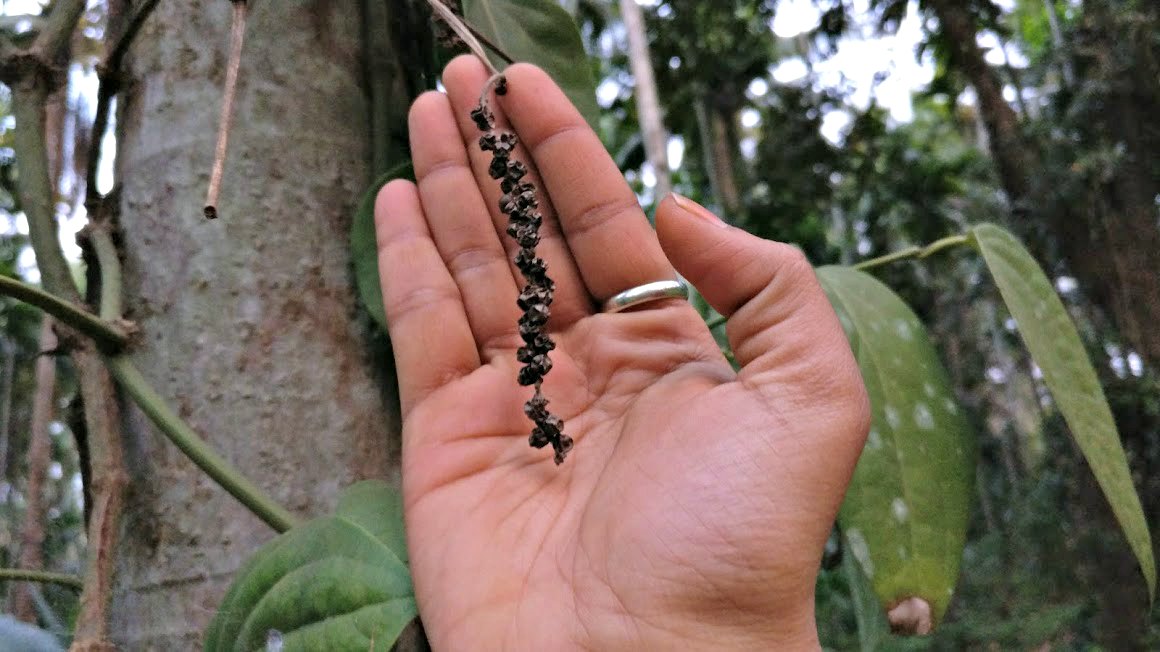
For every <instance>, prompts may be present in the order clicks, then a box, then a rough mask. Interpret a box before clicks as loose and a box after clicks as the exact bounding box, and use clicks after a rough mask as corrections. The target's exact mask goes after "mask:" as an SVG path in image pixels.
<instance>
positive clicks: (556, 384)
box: [376, 57, 869, 650]
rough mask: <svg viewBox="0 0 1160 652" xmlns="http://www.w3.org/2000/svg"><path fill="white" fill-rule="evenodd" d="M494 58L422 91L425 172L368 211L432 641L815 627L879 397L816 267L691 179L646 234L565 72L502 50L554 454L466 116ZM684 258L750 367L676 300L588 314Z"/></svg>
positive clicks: (689, 636) (497, 645)
mask: <svg viewBox="0 0 1160 652" xmlns="http://www.w3.org/2000/svg"><path fill="white" fill-rule="evenodd" d="M486 77H487V73H486V72H485V71H484V69H483V67H482V65H481V64H480V63H479V62H478V61H477V60H475V59H473V58H470V57H462V58H459V59H456V60H455V61H454V62H452V63H451V64H450V65H449V66H448V68H447V70H446V71H445V72H444V77H443V81H444V84H445V86H446V88H447V94H446V95H443V94H438V93H429V94H427V95H424V96H423V97H421V98H420V99H419V100H418V101H417V102H416V103H415V106H414V107H413V108H412V112H411V118H410V129H411V142H412V150H413V159H414V163H415V172H416V177H417V179H418V184H417V185H415V184H411V183H409V182H401V181H400V182H392V183H391V184H388V186H386V187H385V188H384V190H383V191H382V193H381V194H380V196H379V201H378V205H377V209H376V224H377V228H378V237H379V249H380V259H379V264H380V269H381V270H382V275H383V276H382V281H383V292H384V300H385V304H386V307H387V316H388V322H389V324H390V333H391V339H392V343H393V346H394V350H395V357H396V365H397V371H398V374H399V382H400V392H401V397H402V402H403V413H404V428H403V430H404V431H403V440H404V442H403V446H404V450H403V488H404V498H405V502H406V525H407V538H408V543H409V547H410V550H411V566H412V573H413V577H414V582H415V590H416V594H417V597H418V601H419V608H420V613H421V615H422V618H423V622H424V624H425V626H426V628H427V633H428V636H429V638H430V640H431V642H432V644H433V646H434V647H435V648H436V649H439V650H443V649H447V650H476V649H479V650H498V649H513V650H563V649H573V648H582V649H585V648H586V649H596V650H614V649H629V648H636V649H682V648H692V649H809V648H811V647H816V646H817V639H816V632H815V628H814V623H813V589H814V579H815V575H816V572H817V566H818V562H819V559H820V556H821V550H822V546H823V544H824V541H825V539H826V536H827V534H828V532H829V530H830V527H831V524H832V521H833V518H834V515H835V513H836V511H837V508H838V505H839V504H840V502H841V499H842V495H843V492H844V491H845V488H846V486H847V484H848V482H849V478H850V474H851V472H852V470H853V466H854V463H855V461H856V459H857V456H858V452H859V451H860V449H861V445H862V441H863V438H864V436H865V434H866V430H867V427H868V418H869V417H868V414H869V411H868V407H867V402H866V397H865V391H864V389H863V387H862V383H861V379H860V377H859V375H858V371H857V367H856V366H855V364H854V361H853V356H852V355H851V352H850V350H849V347H848V345H847V344H846V341H845V339H844V337H843V335H842V332H841V329H840V327H839V325H838V321H837V318H836V316H835V315H834V313H833V311H832V310H831V309H830V307H829V305H828V303H827V302H826V299H825V296H824V295H823V294H822V292H821V290H820V288H819V286H818V284H817V281H816V279H815V278H814V276H813V272H812V270H811V269H810V267H809V265H808V264H807V263H806V262H805V261H804V259H803V258H802V257H801V255H800V254H799V253H798V252H797V251H796V250H795V249H793V248H792V247H789V246H787V245H782V244H778V243H773V242H767V241H764V240H760V239H757V238H754V237H752V236H749V235H748V234H746V233H744V232H742V231H740V230H737V229H733V228H729V227H726V226H724V225H723V224H720V223H719V222H717V221H715V219H714V218H712V217H711V216H709V215H708V214H707V213H706V212H705V211H704V209H701V208H700V207H698V206H696V205H695V204H692V203H691V202H689V201H688V200H684V199H680V198H677V199H673V198H670V199H667V200H665V202H663V203H662V204H661V206H660V208H659V210H658V215H657V231H656V232H654V231H653V230H652V228H651V227H650V226H649V224H648V221H647V219H646V218H645V216H644V214H643V213H642V212H641V210H640V208H639V206H638V205H637V203H636V197H635V195H634V194H633V193H632V191H631V190H630V189H629V188H628V186H627V184H626V183H625V181H624V179H623V178H622V177H621V176H620V174H619V171H618V170H617V168H616V165H615V164H614V163H613V162H612V160H611V159H610V158H609V157H608V155H607V154H606V153H605V151H604V149H603V147H602V146H601V144H600V142H599V139H598V138H597V137H596V135H595V134H594V133H593V132H592V131H591V129H589V128H588V126H587V125H586V124H585V122H584V120H583V119H582V118H581V117H580V115H579V114H578V113H577V111H576V110H575V108H573V107H572V105H571V104H570V103H569V102H568V100H567V99H566V97H565V96H564V95H563V93H562V92H561V91H560V90H559V88H558V87H557V86H556V85H555V84H554V83H553V82H552V81H551V80H550V79H549V78H548V77H547V75H545V74H544V73H543V72H542V71H540V70H539V69H537V68H535V67H532V66H529V65H523V64H521V65H516V66H513V67H512V68H510V69H509V70H508V71H507V77H508V81H509V92H508V94H507V95H506V96H505V97H503V98H500V103H499V105H498V106H496V107H495V108H496V113H497V118H498V120H499V122H500V123H501V125H510V126H511V128H513V129H514V130H515V131H516V132H517V133H518V134H519V135H520V137H521V139H522V142H523V144H524V145H523V147H521V149H520V150H518V151H517V155H516V156H517V158H519V159H520V160H523V161H527V162H528V163H529V164H534V165H532V167H533V170H534V171H533V174H532V175H531V178H532V179H533V180H534V181H535V183H536V184H537V187H538V188H540V190H541V204H542V208H543V212H544V215H545V225H544V227H543V233H544V238H543V241H542V242H541V244H540V246H539V248H538V251H539V254H540V255H541V256H542V257H543V258H545V259H546V261H547V263H548V269H549V274H550V275H551V276H552V277H553V278H554V279H555V281H556V283H557V291H556V299H555V302H554V303H553V306H552V319H551V321H550V322H549V330H550V332H551V333H552V336H553V338H554V339H555V340H556V342H557V349H556V351H555V352H554V353H553V355H552V358H553V362H554V363H555V367H554V369H553V370H552V372H551V373H550V374H549V375H548V377H547V380H546V381H545V384H544V392H545V394H546V396H547V397H548V398H549V400H551V402H552V403H551V410H552V411H553V412H554V413H555V414H558V415H559V416H560V417H562V418H563V419H564V421H565V424H566V427H565V432H566V433H567V434H569V435H570V436H571V437H573V438H574V440H575V442H576V443H575V449H574V450H573V452H572V453H571V455H570V456H569V458H568V460H567V461H566V462H565V464H564V465H563V466H561V467H556V466H555V465H554V464H552V462H551V455H550V452H545V451H538V450H535V449H532V448H530V447H529V446H528V442H527V436H528V433H529V431H530V428H531V424H530V422H529V421H528V420H527V418H526V417H525V416H524V414H523V409H522V405H523V403H524V401H526V400H527V399H528V398H529V397H530V395H531V390H530V389H528V388H521V387H519V386H518V385H517V383H516V376H517V372H518V366H519V365H518V363H517V362H516V360H515V349H516V348H517V347H518V346H519V345H520V343H521V342H520V338H519V336H518V333H517V330H516V321H517V319H518V317H519V314H520V313H519V311H518V308H517V307H516V301H515V299H516V296H517V294H518V293H519V285H520V284H521V281H522V279H521V278H520V277H519V274H518V272H517V271H516V270H515V268H514V266H513V265H512V264H511V263H510V260H511V254H512V253H513V252H514V246H515V245H514V244H513V243H511V242H510V241H509V239H508V238H506V237H505V236H503V235H502V234H503V229H504V219H505V218H504V216H503V215H501V214H500V213H499V211H498V210H497V209H498V206H497V203H498V198H499V194H500V191H499V188H498V186H497V184H496V183H495V182H494V181H493V180H491V179H490V178H489V177H488V175H487V172H486V170H487V165H488V156H487V155H486V153H484V152H481V151H480V150H479V148H478V147H477V146H476V145H475V142H476V140H477V139H478V136H479V133H478V131H477V129H476V127H475V126H474V125H473V124H472V123H471V121H470V119H469V117H468V113H469V111H470V109H471V108H472V106H473V105H474V104H475V103H476V102H477V100H478V97H479V92H480V89H481V88H482V87H483V85H484V82H485V79H486ZM505 249H506V251H505ZM670 261H671V262H670ZM674 267H675V270H674ZM677 271H679V272H680V273H681V274H682V275H683V276H684V277H685V278H687V279H688V280H689V281H691V282H692V283H693V284H694V285H696V286H697V287H698V288H699V289H700V290H701V292H702V293H703V294H704V296H705V297H706V299H707V300H708V301H709V302H710V303H711V304H713V306H714V307H715V308H716V309H717V310H719V311H721V312H722V314H725V315H727V316H729V323H728V334H729V338H730V342H731V344H732V346H733V348H734V351H735V354H736V356H737V361H738V363H739V364H740V365H741V370H740V371H739V372H734V371H733V368H732V367H731V366H730V365H729V363H728V362H727V361H726V360H725V358H724V357H723V356H722V354H721V353H720V351H719V349H718V347H717V345H716V342H715V341H714V339H713V337H712V336H711V335H710V333H709V331H708V330H707V329H706V327H705V325H704V323H703V322H702V321H701V319H700V318H699V316H698V314H697V313H696V311H695V310H693V308H692V307H691V306H689V305H688V304H687V303H684V302H678V301H673V300H669V301H667V302H658V303H654V304H650V305H649V306H645V307H642V308H640V309H638V310H635V311H632V312H627V313H620V314H603V313H600V312H599V309H598V306H599V305H600V302H602V301H603V300H605V299H607V298H608V297H610V296H612V295H613V294H616V293H617V292H619V291H621V290H624V289H627V288H630V287H633V286H637V285H641V284H643V283H647V282H650V281H656V280H665V279H671V278H674V276H675V274H676V272H677Z"/></svg>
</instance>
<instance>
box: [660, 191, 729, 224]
mask: <svg viewBox="0 0 1160 652" xmlns="http://www.w3.org/2000/svg"><path fill="white" fill-rule="evenodd" d="M670 196H671V197H672V198H673V201H675V202H676V203H677V206H680V207H681V208H682V209H684V211H685V212H686V213H690V214H692V215H696V216H697V217H699V218H701V219H703V220H705V221H707V222H709V223H710V224H712V225H713V226H716V227H720V228H722V229H724V228H726V227H728V226H729V225H728V224H726V223H725V222H724V221H722V220H721V218H719V217H717V216H716V215H714V214H713V212H712V211H710V210H709V209H708V208H705V207H704V206H702V205H700V204H698V203H697V202H695V201H693V200H692V199H689V198H688V197H686V196H684V195H680V194H677V193H675V192H674V193H672V194H671V195H670Z"/></svg>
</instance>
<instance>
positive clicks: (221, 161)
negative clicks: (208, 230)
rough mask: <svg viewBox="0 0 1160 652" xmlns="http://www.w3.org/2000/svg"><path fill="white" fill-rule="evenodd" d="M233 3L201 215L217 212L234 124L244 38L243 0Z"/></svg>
mask: <svg viewBox="0 0 1160 652" xmlns="http://www.w3.org/2000/svg"><path fill="white" fill-rule="evenodd" d="M231 2H232V4H233V7H234V19H233V26H232V27H231V29H230V58H229V60H228V61H227V63H226V87H225V93H224V95H223V97H222V111H221V117H220V119H219V122H218V137H217V148H216V149H215V150H214V157H213V170H211V171H210V175H209V189H208V190H207V191H206V193H205V210H204V213H205V217H206V219H208V220H215V219H217V216H218V210H217V205H218V195H219V194H220V193H221V187H222V175H223V174H224V173H225V168H226V153H227V151H228V150H229V145H230V130H231V129H232V128H233V125H234V102H235V100H236V98H237V91H238V70H239V69H240V68H241V66H242V46H243V45H244V44H245V40H246V14H247V12H248V11H249V9H248V5H247V3H246V0H231Z"/></svg>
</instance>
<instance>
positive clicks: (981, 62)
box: [930, 0, 1038, 204]
mask: <svg viewBox="0 0 1160 652" xmlns="http://www.w3.org/2000/svg"><path fill="white" fill-rule="evenodd" d="M930 8H931V9H932V10H933V11H934V13H935V15H936V16H937V17H938V21H939V24H940V25H941V26H942V29H943V31H944V33H945V34H946V36H947V38H948V39H949V40H950V41H951V43H952V50H951V62H952V64H953V65H954V66H956V67H957V68H959V69H960V70H961V71H962V72H963V73H964V74H965V75H966V76H967V79H969V80H970V82H971V86H973V87H974V89H975V94H976V95H978V98H979V114H980V115H981V116H982V118H983V123H984V124H985V125H986V127H987V135H988V137H989V141H990V146H991V154H992V156H994V158H995V164H996V165H997V166H998V168H999V180H1000V182H1001V183H1002V184H1003V189H1004V190H1006V191H1007V194H1008V196H1009V197H1010V198H1011V201H1012V203H1015V204H1019V203H1020V202H1023V201H1026V200H1027V199H1028V195H1029V193H1030V191H1031V185H1032V184H1031V179H1030V175H1031V174H1032V172H1033V171H1035V170H1036V169H1038V168H1037V167H1036V166H1035V165H1033V164H1032V163H1033V161H1034V156H1033V155H1032V154H1031V152H1029V151H1028V150H1027V147H1026V143H1024V142H1023V139H1022V137H1021V136H1020V133H1019V116H1017V115H1016V114H1015V110H1014V109H1012V108H1011V105H1009V104H1007V100H1005V99H1003V83H1002V82H1001V81H1000V79H999V76H998V75H997V74H995V71H994V69H992V68H991V66H990V65H988V64H987V60H986V58H985V56H984V55H983V50H982V49H981V48H980V47H979V45H978V43H977V42H976V41H975V34H976V29H975V24H974V19H973V17H972V16H971V13H970V11H969V10H968V8H967V6H966V5H965V4H963V3H962V2H960V1H959V0H930Z"/></svg>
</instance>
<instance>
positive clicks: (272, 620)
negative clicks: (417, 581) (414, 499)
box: [205, 482, 418, 652]
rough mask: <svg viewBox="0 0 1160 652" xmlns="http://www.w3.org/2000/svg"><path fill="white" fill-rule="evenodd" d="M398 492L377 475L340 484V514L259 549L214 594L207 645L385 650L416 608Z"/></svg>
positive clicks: (238, 649) (247, 649) (240, 650)
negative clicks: (271, 642) (218, 595)
mask: <svg viewBox="0 0 1160 652" xmlns="http://www.w3.org/2000/svg"><path fill="white" fill-rule="evenodd" d="M402 519H403V506H402V499H401V497H400V495H399V493H398V491H396V490H394V489H392V488H390V487H389V486H387V485H385V484H383V483H381V482H363V483H359V484H357V485H354V486H353V487H350V488H349V489H347V490H346V491H345V492H344V494H343V496H342V498H341V499H340V501H339V507H338V512H337V514H335V515H334V516H327V517H323V518H319V519H315V520H313V521H310V522H309V523H305V524H303V525H301V526H299V527H296V528H294V529H292V530H290V531H289V532H286V533H285V534H283V535H281V536H279V537H278V538H276V539H274V540H273V541H271V542H270V543H268V544H267V545H265V546H263V547H262V548H261V549H259V550H258V551H257V552H256V553H255V554H254V556H253V557H252V558H251V559H250V560H249V561H248V562H247V563H246V565H245V566H244V567H243V568H242V570H241V571H240V572H239V573H238V576H237V578H236V579H235V580H234V584H233V586H232V587H231V588H230V590H229V592H228V593H227V594H226V597H225V598H224V599H223V600H222V604H221V607H219V609H218V613H217V615H216V616H215V617H214V620H213V622H212V623H210V627H209V630H208V631H207V633H206V643H205V649H206V651H207V652H226V651H233V652H253V651H256V650H264V649H265V646H266V639H267V636H268V635H269V634H270V632H278V633H279V635H280V636H281V638H282V645H283V646H282V649H283V650H284V651H285V652H291V651H293V650H336V651H341V650H352V651H356V650H357V651H363V650H384V651H385V650H389V649H391V646H392V645H394V643H395V640H396V639H398V637H399V634H400V633H402V631H403V629H404V628H405V627H406V626H407V625H408V624H409V623H410V622H411V621H412V620H413V619H414V618H415V617H416V616H417V615H418V609H417V607H416V605H415V598H414V590H413V589H412V587H411V575H410V571H409V569H408V568H407V552H406V541H405V539H404V536H403V521H402Z"/></svg>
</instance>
